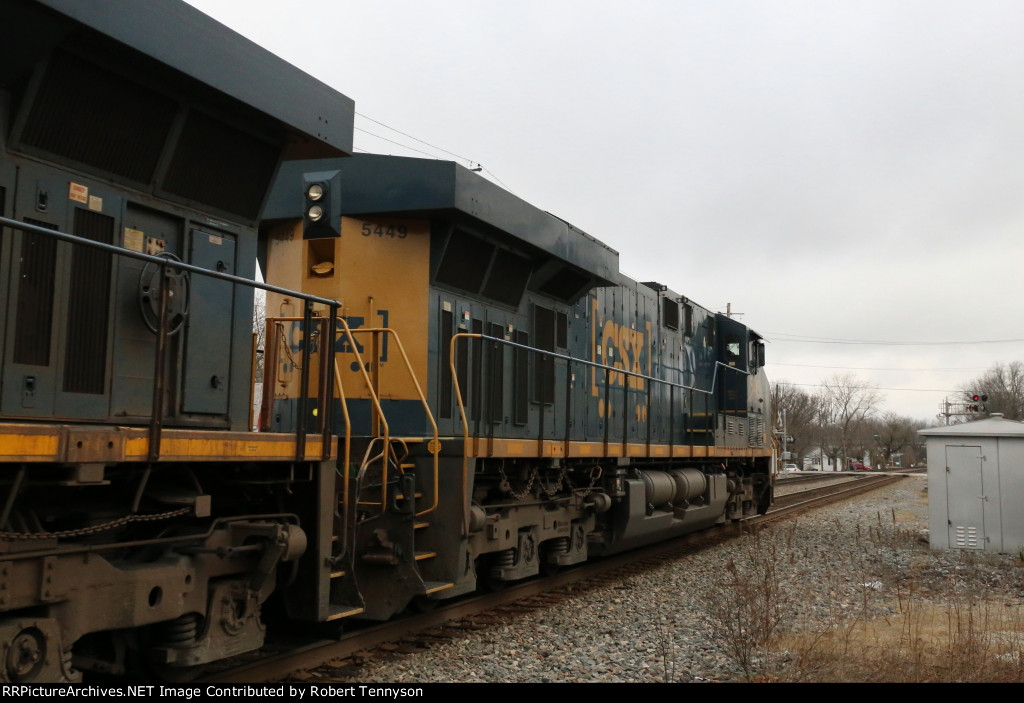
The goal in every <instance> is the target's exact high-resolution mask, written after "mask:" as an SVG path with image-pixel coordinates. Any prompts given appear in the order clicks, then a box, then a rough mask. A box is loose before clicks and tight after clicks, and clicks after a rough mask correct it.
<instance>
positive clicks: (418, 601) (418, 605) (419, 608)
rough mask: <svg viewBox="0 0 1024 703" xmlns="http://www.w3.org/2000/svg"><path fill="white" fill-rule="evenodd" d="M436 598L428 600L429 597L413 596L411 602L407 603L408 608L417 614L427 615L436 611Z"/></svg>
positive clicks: (437, 601)
mask: <svg viewBox="0 0 1024 703" xmlns="http://www.w3.org/2000/svg"><path fill="white" fill-rule="evenodd" d="M440 602H441V601H439V600H438V599H437V598H430V597H429V596H423V595H419V596H413V599H412V601H410V602H409V608H410V609H412V610H413V611H415V612H417V613H429V612H431V611H433V610H436V609H437V604H438V603H440Z"/></svg>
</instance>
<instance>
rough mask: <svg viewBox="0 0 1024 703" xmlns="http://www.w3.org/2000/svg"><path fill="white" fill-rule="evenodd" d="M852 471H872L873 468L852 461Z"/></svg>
mask: <svg viewBox="0 0 1024 703" xmlns="http://www.w3.org/2000/svg"><path fill="white" fill-rule="evenodd" d="M850 471H871V467H870V466H868V465H867V464H862V463H860V462H859V461H851V462H850Z"/></svg>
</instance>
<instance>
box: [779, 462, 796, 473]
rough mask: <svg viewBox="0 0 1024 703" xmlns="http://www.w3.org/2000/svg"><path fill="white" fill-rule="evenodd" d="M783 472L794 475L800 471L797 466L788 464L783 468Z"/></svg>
mask: <svg viewBox="0 0 1024 703" xmlns="http://www.w3.org/2000/svg"><path fill="white" fill-rule="evenodd" d="M782 470H783V471H784V472H786V473H787V474H788V473H793V472H794V471H799V470H800V469H798V468H796V464H786V465H785V466H783V467H782Z"/></svg>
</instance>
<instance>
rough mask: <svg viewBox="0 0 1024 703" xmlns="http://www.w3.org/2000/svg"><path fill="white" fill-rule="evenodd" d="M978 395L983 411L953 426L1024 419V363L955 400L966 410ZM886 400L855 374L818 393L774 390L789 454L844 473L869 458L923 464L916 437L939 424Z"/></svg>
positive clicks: (1003, 368) (988, 376)
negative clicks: (826, 462)
mask: <svg viewBox="0 0 1024 703" xmlns="http://www.w3.org/2000/svg"><path fill="white" fill-rule="evenodd" d="M975 395H977V396H987V398H986V400H985V402H984V403H982V404H981V405H980V408H979V411H978V412H971V413H969V414H964V415H957V416H953V417H951V418H949V421H950V422H967V421H970V420H980V419H984V418H985V417H988V416H990V415H992V414H993V413H1001V414H1002V415H1003V417H1005V418H1007V419H1009V420H1024V362H1021V361H1012V362H1010V363H1007V364H995V365H993V366H992V367H991V368H990V369H988V370H987V371H985V372H984V373H983V374H982V375H981V376H979V377H978V378H976V379H974V380H972V381H970V382H968V383H966V384H964V385H963V386H961V389H960V391H958V393H956V394H955V395H954V397H953V399H952V400H954V401H957V402H960V403H961V404H963V405H966V404H968V403H970V402H971V401H972V398H973V396H975ZM882 401H883V398H882V394H881V393H879V391H878V390H877V389H875V388H874V387H872V386H871V384H870V383H868V382H867V381H864V380H862V379H859V378H857V377H856V376H854V375H852V374H836V375H834V376H831V377H829V378H827V379H825V380H824V381H823V382H822V383H821V385H820V386H819V387H818V389H817V390H815V391H813V392H811V391H807V390H804V389H802V388H800V387H798V386H796V385H793V384H791V383H787V382H786V381H780V382H777V383H775V385H774V386H773V387H772V413H773V414H774V415H775V421H776V428H777V429H779V430H782V429H783V420H785V431H786V434H787V435H790V436H791V437H792V438H793V441H792V442H788V443H787V447H786V449H787V450H788V451H789V452H791V453H792V454H793V455H794V458H795V463H796V464H797V466H801V467H802V466H803V459H804V458H805V457H807V456H809V455H810V454H811V453H813V454H814V455H815V456H817V455H818V453H819V451H820V455H821V456H822V457H824V458H825V459H831V460H832V462H833V465H834V466H836V467H838V468H840V469H845V468H847V467H848V465H849V462H850V461H854V460H856V461H861V460H863V459H864V458H865V457H869V458H870V463H871V465H872V466H878V465H881V466H892V465H896V464H899V465H901V466H910V465H911V464H915V465H916V464H920V463H923V462H924V460H925V452H924V443H923V442H922V441H921V440H920V438H919V437H918V436H917V432H918V430H921V429H924V428H926V427H931V426H934V425H936V424H939V423H938V422H928V421H925V420H920V419H915V418H912V417H908V416H904V415H900V414H898V413H895V412H892V411H885V410H883V408H882ZM975 404H977V403H975ZM945 421H946V419H945V418H942V422H945Z"/></svg>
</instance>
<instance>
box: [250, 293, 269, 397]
mask: <svg viewBox="0 0 1024 703" xmlns="http://www.w3.org/2000/svg"><path fill="white" fill-rule="evenodd" d="M252 333H253V335H254V336H255V337H256V382H257V383H262V381H263V359H264V357H265V356H266V348H267V294H266V292H264V291H262V290H258V291H256V297H255V300H254V301H253V308H252Z"/></svg>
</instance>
